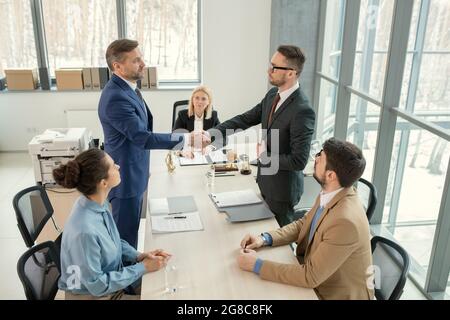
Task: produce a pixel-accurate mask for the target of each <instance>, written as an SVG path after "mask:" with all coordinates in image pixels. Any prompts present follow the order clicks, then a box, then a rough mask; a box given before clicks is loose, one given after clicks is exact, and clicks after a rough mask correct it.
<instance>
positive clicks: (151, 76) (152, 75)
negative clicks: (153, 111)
mask: <svg viewBox="0 0 450 320" xmlns="http://www.w3.org/2000/svg"><path fill="white" fill-rule="evenodd" d="M148 83H149V85H148V86H149V88H150V90H155V89H157V88H158V69H157V67H149V68H148Z"/></svg>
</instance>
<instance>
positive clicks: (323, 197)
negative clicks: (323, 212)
mask: <svg viewBox="0 0 450 320" xmlns="http://www.w3.org/2000/svg"><path fill="white" fill-rule="evenodd" d="M342 189H344V188H339V189H337V190H335V191H331V192H328V193H324V192H323V191H320V206H321V207H325V206H326V205H327V204H328V203H329V202H330V201H331V199H333V197H334V196H335V195H337V194H338V193H339V191H341V190H342Z"/></svg>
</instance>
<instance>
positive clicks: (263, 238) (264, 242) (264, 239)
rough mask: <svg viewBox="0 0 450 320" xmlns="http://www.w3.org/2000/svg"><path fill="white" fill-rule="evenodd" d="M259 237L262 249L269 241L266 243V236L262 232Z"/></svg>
mask: <svg viewBox="0 0 450 320" xmlns="http://www.w3.org/2000/svg"><path fill="white" fill-rule="evenodd" d="M260 236H261V238H262V240H263V247H265V246H267V245H268V244H269V241H268V239H267V237H266V235H265V234H264V232H263V233H261V234H260Z"/></svg>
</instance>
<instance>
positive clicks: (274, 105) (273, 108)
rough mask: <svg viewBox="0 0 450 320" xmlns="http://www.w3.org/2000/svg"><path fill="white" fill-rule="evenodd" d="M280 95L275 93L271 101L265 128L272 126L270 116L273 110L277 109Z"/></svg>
mask: <svg viewBox="0 0 450 320" xmlns="http://www.w3.org/2000/svg"><path fill="white" fill-rule="evenodd" d="M280 99H281V97H280V94H279V93H277V95H276V96H275V99H273V102H272V109H270V113H269V121H268V122H267V126H270V125H271V124H272V116H273V114H274V113H275V109H276V107H277V104H278V102H280Z"/></svg>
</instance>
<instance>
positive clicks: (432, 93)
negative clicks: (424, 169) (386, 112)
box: [400, 0, 450, 130]
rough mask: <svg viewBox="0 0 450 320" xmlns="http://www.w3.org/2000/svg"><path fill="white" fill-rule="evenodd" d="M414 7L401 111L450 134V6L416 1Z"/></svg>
mask: <svg viewBox="0 0 450 320" xmlns="http://www.w3.org/2000/svg"><path fill="white" fill-rule="evenodd" d="M415 7H416V8H417V9H416V10H417V11H418V12H419V15H418V16H417V17H413V21H414V22H416V21H415V20H417V26H414V25H413V26H412V27H415V29H414V28H413V29H412V30H413V31H414V32H411V34H410V38H409V48H411V51H409V52H411V53H408V62H409V63H408V65H407V69H405V77H404V87H403V92H402V96H403V99H402V102H401V104H400V108H402V109H405V110H407V111H409V112H411V113H414V114H415V115H416V116H418V117H420V118H422V119H424V120H426V121H430V122H433V123H434V124H436V125H438V126H441V127H443V128H445V129H447V130H449V129H450V40H449V39H450V31H449V30H450V19H449V12H450V2H449V1H445V0H433V1H418V0H416V1H415ZM416 10H415V11H416Z"/></svg>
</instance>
